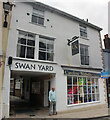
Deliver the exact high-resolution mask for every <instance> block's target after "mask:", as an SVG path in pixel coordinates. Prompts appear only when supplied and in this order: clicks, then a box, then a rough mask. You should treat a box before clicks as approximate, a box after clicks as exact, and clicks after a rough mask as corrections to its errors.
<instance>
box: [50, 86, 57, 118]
mask: <svg viewBox="0 0 110 120" xmlns="http://www.w3.org/2000/svg"><path fill="white" fill-rule="evenodd" d="M49 102H50V109H49V116H52V111H53V115H56V92H55V87H54V86H53V87H52V90H50V92H49ZM52 108H53V110H52Z"/></svg>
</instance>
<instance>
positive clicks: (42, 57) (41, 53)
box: [39, 51, 46, 60]
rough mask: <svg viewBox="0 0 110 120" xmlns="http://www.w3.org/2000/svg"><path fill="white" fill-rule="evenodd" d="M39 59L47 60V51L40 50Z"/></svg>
mask: <svg viewBox="0 0 110 120" xmlns="http://www.w3.org/2000/svg"><path fill="white" fill-rule="evenodd" d="M39 60H46V53H45V52H41V51H39Z"/></svg>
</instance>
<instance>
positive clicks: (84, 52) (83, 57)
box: [80, 45, 89, 65]
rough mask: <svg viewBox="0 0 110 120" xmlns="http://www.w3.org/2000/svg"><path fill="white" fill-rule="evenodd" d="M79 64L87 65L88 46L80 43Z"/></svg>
mask: <svg viewBox="0 0 110 120" xmlns="http://www.w3.org/2000/svg"><path fill="white" fill-rule="evenodd" d="M80 57H81V65H89V53H88V46H86V45H80Z"/></svg>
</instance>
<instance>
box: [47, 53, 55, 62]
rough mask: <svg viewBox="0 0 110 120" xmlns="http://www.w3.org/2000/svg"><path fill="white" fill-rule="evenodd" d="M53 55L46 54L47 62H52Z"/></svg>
mask: <svg viewBox="0 0 110 120" xmlns="http://www.w3.org/2000/svg"><path fill="white" fill-rule="evenodd" d="M53 55H54V54H53V53H47V60H48V61H53Z"/></svg>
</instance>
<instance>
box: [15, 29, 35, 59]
mask: <svg viewBox="0 0 110 120" xmlns="http://www.w3.org/2000/svg"><path fill="white" fill-rule="evenodd" d="M20 32H24V31H18V40H19V35H20V34H19V33H20ZM24 33H25V34H26V35H27V36H26V44H21V43H18V41H17V48H16V56H17V57H19V58H26V59H35V51H36V48H35V47H36V45H35V46H30V45H27V40H28V34H32V35H34V37H35V34H33V33H29V32H24ZM34 41H35V44H36V40H35V39H34ZM18 46H25V47H26V50H25V57H20V56H18V55H17V52H18V51H17V50H18ZM27 47H31V48H34V58H27V57H26V55H27Z"/></svg>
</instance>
